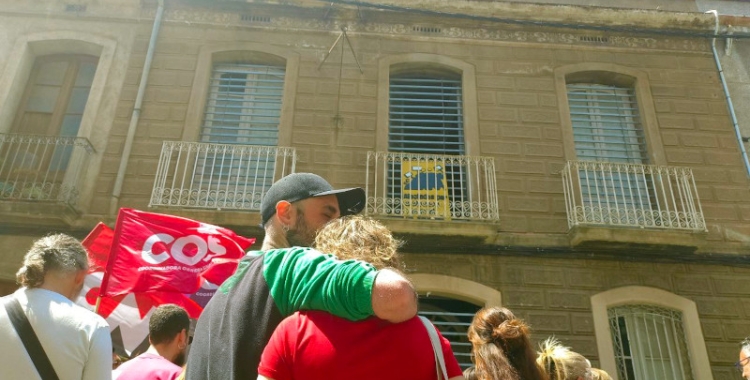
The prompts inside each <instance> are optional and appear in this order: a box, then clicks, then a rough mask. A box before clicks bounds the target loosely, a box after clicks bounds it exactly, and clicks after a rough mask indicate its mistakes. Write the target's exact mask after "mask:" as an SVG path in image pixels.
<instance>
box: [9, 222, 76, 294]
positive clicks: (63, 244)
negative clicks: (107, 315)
mask: <svg viewBox="0 0 750 380" xmlns="http://www.w3.org/2000/svg"><path fill="white" fill-rule="evenodd" d="M88 268H89V262H88V257H87V256H86V250H85V249H84V248H83V246H82V245H81V243H80V242H79V241H78V240H76V239H75V238H73V237H71V236H68V235H65V234H55V235H49V236H45V237H43V238H41V239H38V240H36V241H35V242H34V243H33V244H32V245H31V249H29V251H28V252H26V256H24V258H23V266H22V267H21V269H19V270H18V272H17V273H16V281H17V282H18V283H19V284H20V285H21V286H25V287H27V288H30V289H31V288H45V289H48V290H53V291H55V292H58V293H60V294H62V295H64V296H65V297H67V298H69V299H70V300H75V299H76V298H77V297H78V295H79V294H80V293H81V289H83V280H84V278H85V277H86V271H87V270H88Z"/></svg>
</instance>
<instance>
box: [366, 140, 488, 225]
mask: <svg viewBox="0 0 750 380" xmlns="http://www.w3.org/2000/svg"><path fill="white" fill-rule="evenodd" d="M366 187H367V189H366V191H367V209H366V212H367V214H371V215H379V216H393V217H403V218H420V219H442V220H485V221H487V220H489V221H497V220H499V219H500V216H499V215H500V212H499V208H498V199H497V188H496V182H495V161H494V160H493V159H492V158H488V157H470V156H452V155H433V154H419V153H396V152H368V153H367V185H366Z"/></svg>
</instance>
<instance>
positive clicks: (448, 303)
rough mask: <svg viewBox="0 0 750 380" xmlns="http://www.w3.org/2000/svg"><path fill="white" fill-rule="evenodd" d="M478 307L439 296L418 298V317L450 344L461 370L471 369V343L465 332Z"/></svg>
mask: <svg viewBox="0 0 750 380" xmlns="http://www.w3.org/2000/svg"><path fill="white" fill-rule="evenodd" d="M479 309H480V307H479V306H477V305H474V304H472V303H469V302H465V301H461V300H457V299H452V298H449V297H440V296H420V298H419V315H421V316H423V317H425V318H427V319H429V320H430V321H432V324H434V325H435V327H437V328H438V330H440V334H442V335H443V337H445V338H446V339H448V340H449V341H450V342H451V348H452V349H453V354H454V355H455V356H456V359H457V360H458V364H459V365H460V366H461V369H466V368H468V367H471V366H472V365H473V364H472V361H471V343H470V342H469V337H468V336H467V332H468V330H469V326H471V321H472V319H474V314H476V312H477V311H479Z"/></svg>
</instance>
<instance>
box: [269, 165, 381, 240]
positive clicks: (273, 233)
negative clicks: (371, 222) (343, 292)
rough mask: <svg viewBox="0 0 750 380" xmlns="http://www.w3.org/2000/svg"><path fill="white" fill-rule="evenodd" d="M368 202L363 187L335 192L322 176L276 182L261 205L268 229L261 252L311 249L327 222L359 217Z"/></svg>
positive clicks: (304, 175)
mask: <svg viewBox="0 0 750 380" xmlns="http://www.w3.org/2000/svg"><path fill="white" fill-rule="evenodd" d="M365 199H366V197H365V191H364V190H363V189H362V188H360V187H354V188H349V189H340V190H334V189H333V187H331V185H330V184H329V183H328V182H327V181H326V180H324V179H323V178H322V177H320V176H318V175H315V174H312V173H294V174H290V175H288V176H286V177H284V178H282V179H280V180H279V181H277V182H276V183H274V184H273V186H271V188H270V189H268V192H267V193H266V195H265V196H264V197H263V201H262V202H261V204H260V213H261V225H262V227H263V228H264V229H265V230H266V237H265V239H263V247H262V248H261V249H262V250H264V251H265V250H269V249H273V248H287V247H292V246H298V247H309V246H311V245H312V243H313V241H314V240H315V235H316V234H317V232H318V231H319V230H320V229H321V228H323V226H324V225H325V224H326V223H328V222H330V221H331V220H333V219H336V218H338V217H339V216H346V215H352V214H358V213H359V212H360V211H362V209H363V208H364V207H365Z"/></svg>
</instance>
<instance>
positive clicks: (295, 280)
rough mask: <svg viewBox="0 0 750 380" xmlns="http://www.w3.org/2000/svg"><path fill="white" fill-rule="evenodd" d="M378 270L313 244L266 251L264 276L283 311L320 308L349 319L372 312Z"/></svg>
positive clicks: (290, 311) (364, 316) (282, 312)
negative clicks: (314, 247) (327, 252)
mask: <svg viewBox="0 0 750 380" xmlns="http://www.w3.org/2000/svg"><path fill="white" fill-rule="evenodd" d="M376 275H377V270H376V269H375V268H374V267H373V266H372V265H370V264H367V263H365V262H363V261H359V260H338V259H336V258H334V257H333V256H331V255H326V254H323V253H320V252H318V251H316V250H314V249H312V248H299V247H293V248H285V249H276V250H271V251H267V252H265V254H264V256H263V277H265V280H266V283H267V284H268V288H269V290H270V292H271V297H273V300H274V302H275V303H276V307H278V309H279V311H280V312H281V314H282V315H284V316H287V315H291V314H292V313H294V312H295V311H298V310H308V309H309V310H323V311H327V312H329V313H331V314H334V315H337V316H339V317H342V318H346V319H349V320H353V321H356V320H360V319H365V318H367V317H369V316H371V315H373V311H372V287H373V284H374V283H375V276H376Z"/></svg>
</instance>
